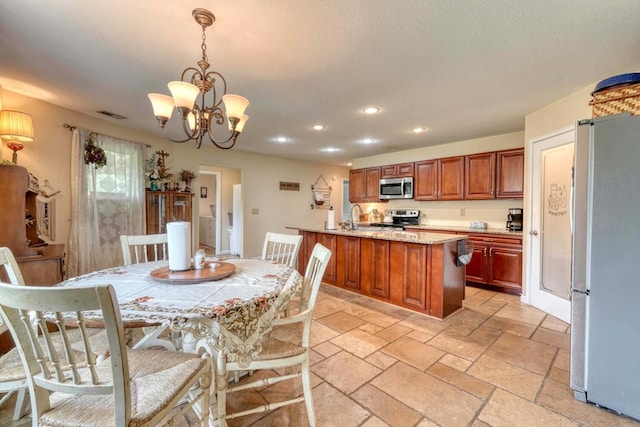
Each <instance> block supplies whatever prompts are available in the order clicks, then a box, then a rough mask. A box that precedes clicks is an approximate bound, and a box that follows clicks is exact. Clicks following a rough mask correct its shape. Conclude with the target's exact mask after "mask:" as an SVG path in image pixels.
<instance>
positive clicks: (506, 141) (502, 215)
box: [353, 132, 524, 228]
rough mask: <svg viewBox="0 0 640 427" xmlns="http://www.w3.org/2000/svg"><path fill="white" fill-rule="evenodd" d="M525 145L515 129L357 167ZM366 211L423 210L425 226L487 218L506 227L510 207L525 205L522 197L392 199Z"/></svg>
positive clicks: (492, 224)
mask: <svg viewBox="0 0 640 427" xmlns="http://www.w3.org/2000/svg"><path fill="white" fill-rule="evenodd" d="M522 146H524V132H513V133H508V134H503V135H495V136H491V137H487V138H477V139H470V140H465V141H458V142H452V143H449V144H443V145H436V146H431V147H423V148H418V149H414V150H406V151H398V152H396V153H392V154H388V155H384V156H371V157H365V158H359V159H356V160H355V161H354V162H353V168H354V169H357V168H363V167H371V166H382V165H389V164H394V163H404V162H416V161H420V160H428V159H436V158H443V157H450V156H460V155H465V154H474V153H482V152H486V151H497V150H506V149H509V148H519V147H522ZM362 207H363V208H364V209H365V210H368V209H373V208H375V209H377V210H378V211H382V210H385V209H399V208H406V209H419V210H420V213H421V218H420V222H421V223H422V224H425V225H461V226H468V225H469V223H470V222H471V221H484V222H486V223H487V224H488V226H489V227H490V228H504V227H505V226H506V221H507V212H508V209H509V208H521V207H522V200H460V201H442V202H441V201H434V202H417V201H414V200H390V201H389V202H388V203H376V204H374V203H370V204H364V203H363V204H362Z"/></svg>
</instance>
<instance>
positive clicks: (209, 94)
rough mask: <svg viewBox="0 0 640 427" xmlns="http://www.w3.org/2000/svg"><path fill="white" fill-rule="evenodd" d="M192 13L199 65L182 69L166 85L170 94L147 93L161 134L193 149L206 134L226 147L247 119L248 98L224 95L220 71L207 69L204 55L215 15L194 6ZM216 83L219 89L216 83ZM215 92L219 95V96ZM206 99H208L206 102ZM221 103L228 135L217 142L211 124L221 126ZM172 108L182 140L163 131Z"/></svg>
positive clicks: (214, 142)
mask: <svg viewBox="0 0 640 427" xmlns="http://www.w3.org/2000/svg"><path fill="white" fill-rule="evenodd" d="M192 15H193V17H194V19H195V20H196V22H197V23H198V24H199V25H200V26H201V27H202V59H200V61H198V67H199V68H195V67H189V68H186V69H185V70H184V71H182V75H181V76H180V81H173V82H170V83H169V84H167V86H168V87H169V90H170V91H171V95H172V96H168V95H162V94H159V93H150V94H149V100H150V101H151V105H152V107H153V114H154V116H156V119H157V120H158V123H159V124H160V129H161V130H162V135H164V137H165V138H167V139H168V140H169V141H171V142H187V141H191V140H195V141H196V148H200V146H201V145H202V139H203V138H204V137H205V135H207V137H208V138H209V140H210V141H211V142H213V144H214V145H215V146H216V147H218V148H222V149H229V148H231V147H233V146H234V145H235V143H236V139H237V138H238V135H240V132H242V129H243V128H244V125H245V123H246V122H247V120H248V119H249V116H247V115H246V114H244V110H245V109H246V108H247V106H248V105H249V100H248V99H246V98H243V97H242V96H239V95H231V94H227V82H226V81H225V79H224V77H223V76H222V74H220V73H219V72H217V71H208V70H209V67H210V65H209V61H208V58H207V44H206V41H207V36H206V29H207V27H209V26H211V24H213V23H214V21H215V20H216V18H215V16H213V14H212V13H211V12H209V11H208V10H206V9H194V11H193V13H192ZM218 83H220V87H219V89H221V90H220V92H218V90H217V86H216V84H218ZM218 94H220V95H221V96H220V97H218ZM198 96H199V99H198ZM196 101H198V102H197V103H196ZM207 101H209V102H210V103H209V104H208V105H207ZM221 104H224V108H225V111H226V117H227V121H228V125H229V132H230V135H229V137H228V138H227V139H226V140H224V141H216V140H215V139H214V138H213V124H214V123H215V124H217V125H222V124H224V119H225V114H224V113H223V111H222V108H221ZM174 107H175V108H176V109H177V110H178V115H179V116H180V119H181V120H182V129H183V131H184V134H185V138H184V139H173V138H171V137H169V136H168V135H167V134H166V133H165V125H166V124H167V122H168V121H169V119H170V118H171V113H172V112H173V109H174Z"/></svg>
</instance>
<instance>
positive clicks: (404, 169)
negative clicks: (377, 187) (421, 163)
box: [396, 163, 414, 178]
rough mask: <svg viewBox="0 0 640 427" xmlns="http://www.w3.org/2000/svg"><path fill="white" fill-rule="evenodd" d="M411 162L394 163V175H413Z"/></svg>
mask: <svg viewBox="0 0 640 427" xmlns="http://www.w3.org/2000/svg"><path fill="white" fill-rule="evenodd" d="M413 172H414V168H413V163H400V164H398V165H396V177H398V178H410V177H412V176H413Z"/></svg>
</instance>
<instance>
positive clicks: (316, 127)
mask: <svg viewBox="0 0 640 427" xmlns="http://www.w3.org/2000/svg"><path fill="white" fill-rule="evenodd" d="M312 127H313V129H314V130H322V129H324V125H313V126H312Z"/></svg>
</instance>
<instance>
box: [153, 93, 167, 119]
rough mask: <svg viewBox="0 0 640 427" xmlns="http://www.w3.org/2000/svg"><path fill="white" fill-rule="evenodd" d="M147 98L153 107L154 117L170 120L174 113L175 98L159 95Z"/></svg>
mask: <svg viewBox="0 0 640 427" xmlns="http://www.w3.org/2000/svg"><path fill="white" fill-rule="evenodd" d="M147 96H148V97H149V100H150V101H151V106H152V107H153V115H154V116H156V117H162V118H163V119H167V120H169V119H170V118H171V113H173V98H172V97H170V96H168V95H162V94H159V93H150V94H149V95H147Z"/></svg>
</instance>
